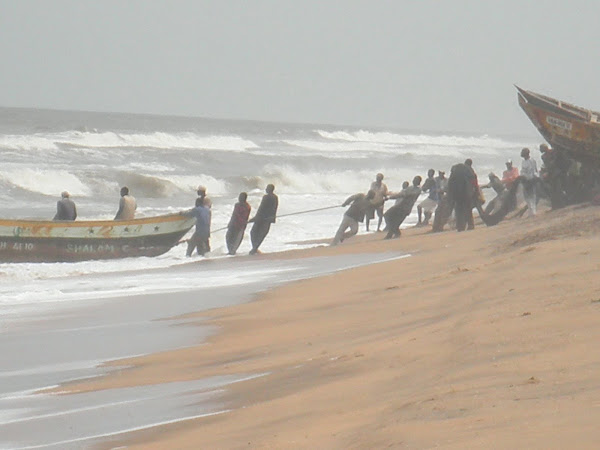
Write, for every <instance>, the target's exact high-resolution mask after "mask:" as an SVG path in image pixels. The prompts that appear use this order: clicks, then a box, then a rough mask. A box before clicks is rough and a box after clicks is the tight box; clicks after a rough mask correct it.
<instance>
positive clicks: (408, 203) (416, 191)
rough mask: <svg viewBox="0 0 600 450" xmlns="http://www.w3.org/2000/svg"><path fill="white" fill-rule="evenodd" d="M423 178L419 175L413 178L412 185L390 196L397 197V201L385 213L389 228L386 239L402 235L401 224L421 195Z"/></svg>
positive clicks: (391, 197) (391, 198)
mask: <svg viewBox="0 0 600 450" xmlns="http://www.w3.org/2000/svg"><path fill="white" fill-rule="evenodd" d="M421 180H422V178H421V177H420V176H419V175H417V176H416V177H414V178H413V184H412V186H407V187H406V188H405V189H402V190H401V191H400V192H398V193H396V194H390V195H389V196H388V198H389V199H390V200H393V199H395V200H396V203H395V204H394V206H392V207H391V208H390V209H388V210H387V211H386V212H385V214H384V218H385V223H386V228H387V230H388V232H387V235H386V236H385V237H384V239H392V238H397V237H400V225H402V222H404V219H406V217H407V216H408V215H409V214H410V212H411V211H412V209H413V206H414V205H415V202H416V201H417V199H418V198H419V195H421V187H420V186H421ZM403 186H404V185H403Z"/></svg>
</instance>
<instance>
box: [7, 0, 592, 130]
mask: <svg viewBox="0 0 600 450" xmlns="http://www.w3.org/2000/svg"><path fill="white" fill-rule="evenodd" d="M599 19H600V1H596V0H587V1H584V0H569V1H564V0H563V1H543V0H537V1H529V0H521V1H517V0H503V1H495V0H489V1H488V0H485V1H484V0H472V1H470V0H456V1H450V0H447V1H443V0H411V1H408V0H395V1H392V0H388V1H383V0H382V1H377V0H368V1H353V0H340V1H333V0H331V1H328V0H294V1H292V0H288V1H285V0H272V1H266V0H254V1H252V0H246V1H241V0H240V1H228V0H213V1H200V0H179V1H177V0H169V1H159V0H153V1H133V0H114V1H113V0H98V1H91V0H90V1H84V0H72V1H67V0H53V1H45V0H44V1H27V0H19V1H17V0H0V82H1V85H0V86H1V89H0V106H20V107H43V108H57V109H76V110H91V111H119V112H141V113H155V114H177V115H192V116H202V117H216V118H239V119H255V120H274V121H286V122H310V123H332V124H346V125H378V126H393V127H401V128H406V129H421V130H440V131H465V132H469V131H472V132H489V133H527V132H529V131H530V130H531V128H532V125H531V124H530V123H529V121H528V119H527V118H526V117H525V115H524V114H523V112H522V111H521V110H520V109H519V107H518V105H517V95H516V91H515V89H514V87H513V83H516V84H519V85H521V86H522V87H524V88H526V89H530V90H534V91H537V92H540V93H545V94H548V95H550V96H554V97H558V98H561V99H562V100H567V101H571V102H573V103H575V104H578V105H580V106H584V107H589V108H593V109H600V86H599V82H598V80H599V79H600V72H599V68H600V52H599V51H598V49H599V45H600V23H599Z"/></svg>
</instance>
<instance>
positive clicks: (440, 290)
mask: <svg viewBox="0 0 600 450" xmlns="http://www.w3.org/2000/svg"><path fill="white" fill-rule="evenodd" d="M597 214H598V208H597V207H592V206H585V207H581V206H580V207H571V208H567V209H563V210H560V211H554V212H541V213H539V214H538V216H537V217H535V218H522V219H518V218H511V219H509V220H506V221H504V222H503V223H501V224H499V225H498V226H495V227H490V228H487V227H485V226H482V225H481V224H479V225H478V226H477V228H476V229H475V230H473V231H469V232H464V233H457V232H455V231H446V232H443V233H439V234H432V233H430V232H428V230H427V229H425V228H413V229H409V230H404V231H403V235H402V237H401V238H400V239H396V240H393V241H384V240H382V239H381V237H382V235H381V234H370V235H365V236H360V237H355V238H353V239H351V240H348V241H346V242H344V243H343V245H340V246H338V247H335V248H331V247H317V248H314V249H311V250H303V251H297V252H288V253H282V254H274V255H261V256H259V257H260V258H269V259H281V258H305V257H309V256H318V255H331V254H350V253H373V252H384V251H389V250H397V251H402V252H408V253H410V254H411V255H412V256H411V257H409V258H404V259H396V260H393V261H388V262H384V263H380V264H372V265H369V266H367V267H360V268H356V269H350V270H346V271H342V272H339V273H336V274H332V275H328V276H325V277H320V278H313V279H308V280H304V281H300V282H294V283H291V284H288V285H286V286H283V287H279V288H276V289H274V290H272V291H269V292H268V293H266V294H264V295H261V296H259V297H258V298H256V300H255V301H252V302H250V303H245V304H242V305H236V306H233V307H228V308H222V309H213V310H210V311H209V312H204V313H202V314H200V315H197V316H196V318H197V320H198V321H199V322H200V321H202V323H206V322H207V321H208V322H209V323H210V324H211V325H214V326H216V327H218V329H219V332H217V333H216V334H214V335H213V336H212V337H211V338H209V339H208V341H207V343H205V344H204V345H200V346H196V347H191V348H186V349H181V350H177V351H169V352H163V353H158V354H152V355H147V356H143V357H139V358H134V359H130V360H121V361H118V362H116V364H118V365H121V366H122V365H131V366H132V367H131V368H130V369H128V370H120V371H116V372H113V373H111V374H109V375H107V376H105V377H102V378H100V379H95V380H93V381H91V382H83V383H76V384H70V385H68V386H67V389H68V391H70V392H85V391H95V390H103V389H108V388H115V387H127V386H139V385H151V384H156V383H166V382H173V381H186V380H197V379H202V378H207V377H212V376H216V375H228V374H234V375H236V376H242V375H246V376H249V375H252V376H254V377H253V378H251V379H249V380H247V381H243V382H239V383H235V384H232V385H229V386H227V387H226V388H225V389H224V391H223V393H222V396H221V398H220V401H221V402H222V405H223V408H222V411H224V412H222V413H221V414H218V415H214V416H210V417H205V418H200V419H196V420H189V421H183V422H179V423H176V424H171V425H166V426H161V427H154V428H152V429H149V430H145V431H141V432H137V433H130V434H128V435H125V436H120V437H119V440H118V441H115V440H112V441H110V442H105V444H103V445H101V447H102V448H112V447H118V446H122V445H124V446H128V447H131V448H156V449H164V448H242V447H243V448H432V447H441V448H573V447H576V448H594V447H595V445H596V443H597V441H598V439H600V431H598V427H597V426H596V422H597V419H598V418H599V417H600V412H599V411H598V409H597V408H598V407H599V405H600V391H599V389H598V383H597V381H596V374H597V370H598V368H599V367H600V357H599V356H597V353H596V352H595V351H594V350H593V348H594V347H593V346H594V343H595V342H596V341H597V339H598V338H600V329H599V328H598V327H597V326H596V323H597V320H598V314H600V310H599V309H598V308H600V282H599V281H598V277H597V275H596V272H597V270H598V267H599V263H598V260H597V258H596V257H595V256H594V255H596V254H597V253H598V251H599V250H600V240H599V239H598V233H599V232H600V222H598V220H597ZM257 375H260V376H257ZM62 389H64V387H63V388H62Z"/></svg>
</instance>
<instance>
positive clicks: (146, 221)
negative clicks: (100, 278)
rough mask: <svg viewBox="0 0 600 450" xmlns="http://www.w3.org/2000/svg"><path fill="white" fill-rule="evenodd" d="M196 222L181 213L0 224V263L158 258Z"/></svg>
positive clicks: (10, 221) (1, 222)
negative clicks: (124, 217) (128, 218)
mask: <svg viewBox="0 0 600 450" xmlns="http://www.w3.org/2000/svg"><path fill="white" fill-rule="evenodd" d="M195 223H196V219H195V218H193V217H189V216H186V215H184V214H183V213H178V214H168V215H164V216H156V217H145V218H140V219H132V220H123V221H113V220H88V221H74V222H66V221H49V220H6V219H2V220H0V262H66V261H86V260H94V259H113V258H126V257H129V256H157V255H161V254H163V253H165V252H167V251H169V250H170V249H171V248H173V247H174V246H175V245H176V244H177V243H178V242H179V240H180V239H181V238H182V237H183V236H184V235H185V234H186V233H187V232H188V231H189V230H190V228H192V227H193V226H194V225H195Z"/></svg>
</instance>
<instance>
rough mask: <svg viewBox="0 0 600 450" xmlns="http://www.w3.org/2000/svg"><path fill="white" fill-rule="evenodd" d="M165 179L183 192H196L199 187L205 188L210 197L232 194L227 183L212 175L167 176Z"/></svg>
mask: <svg viewBox="0 0 600 450" xmlns="http://www.w3.org/2000/svg"><path fill="white" fill-rule="evenodd" d="M165 178H166V179H167V180H169V181H170V182H171V183H173V184H174V185H175V186H177V187H178V188H179V189H181V190H182V191H190V192H191V191H193V192H196V189H198V186H204V187H205V188H206V193H207V195H208V196H209V197H210V196H211V195H224V194H227V193H229V192H230V186H229V183H227V181H225V180H221V179H218V178H215V177H212V176H210V175H205V174H199V175H198V176H195V175H194V176H192V175H167V176H165Z"/></svg>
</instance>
